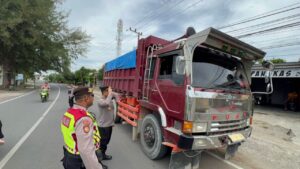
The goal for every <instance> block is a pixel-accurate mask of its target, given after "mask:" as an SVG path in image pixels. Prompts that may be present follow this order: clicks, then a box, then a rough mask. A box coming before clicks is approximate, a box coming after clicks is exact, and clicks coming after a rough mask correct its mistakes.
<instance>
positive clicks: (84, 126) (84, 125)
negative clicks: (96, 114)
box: [82, 120, 91, 133]
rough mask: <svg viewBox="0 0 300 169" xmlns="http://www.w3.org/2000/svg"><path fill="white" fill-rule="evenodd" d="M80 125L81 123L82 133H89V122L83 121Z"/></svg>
mask: <svg viewBox="0 0 300 169" xmlns="http://www.w3.org/2000/svg"><path fill="white" fill-rule="evenodd" d="M82 123H83V131H84V132H85V133H88V132H89V131H90V124H91V122H90V120H83V121H82Z"/></svg>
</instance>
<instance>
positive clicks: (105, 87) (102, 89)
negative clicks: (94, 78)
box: [99, 86, 108, 92]
mask: <svg viewBox="0 0 300 169" xmlns="http://www.w3.org/2000/svg"><path fill="white" fill-rule="evenodd" d="M99 89H100V90H101V92H103V91H105V90H106V89H108V86H100V87H99Z"/></svg>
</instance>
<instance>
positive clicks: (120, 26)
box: [116, 19, 123, 57]
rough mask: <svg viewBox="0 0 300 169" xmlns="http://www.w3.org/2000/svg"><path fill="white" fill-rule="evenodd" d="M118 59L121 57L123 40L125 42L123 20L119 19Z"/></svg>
mask: <svg viewBox="0 0 300 169" xmlns="http://www.w3.org/2000/svg"><path fill="white" fill-rule="evenodd" d="M116 40H117V57H119V56H120V55H121V51H122V40H123V21H122V19H119V21H118V25H117V37H116Z"/></svg>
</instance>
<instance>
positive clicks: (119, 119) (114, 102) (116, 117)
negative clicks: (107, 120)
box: [112, 99, 122, 124]
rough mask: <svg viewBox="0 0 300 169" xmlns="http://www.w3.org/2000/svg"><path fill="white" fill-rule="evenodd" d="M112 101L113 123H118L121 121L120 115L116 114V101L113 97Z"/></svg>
mask: <svg viewBox="0 0 300 169" xmlns="http://www.w3.org/2000/svg"><path fill="white" fill-rule="evenodd" d="M112 102H113V105H114V119H115V123H116V124H118V123H121V120H122V119H121V117H120V116H118V104H117V101H116V99H113V100H112Z"/></svg>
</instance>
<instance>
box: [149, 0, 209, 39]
mask: <svg viewBox="0 0 300 169" xmlns="http://www.w3.org/2000/svg"><path fill="white" fill-rule="evenodd" d="M201 2H203V0H198V1H196V2H194V3H191V4H188V5H186V6H185V8H184V9H182V10H178V11H177V13H176V14H175V15H174V14H172V13H167V15H165V16H166V17H169V16H170V17H171V16H172V18H174V17H176V16H178V15H181V14H183V13H184V12H186V11H187V10H188V9H190V8H192V7H195V6H197V5H198V4H199V3H201ZM156 19H157V18H156ZM153 21H155V20H153ZM150 24H151V23H150V22H149V23H148V24H146V25H144V27H146V28H147V26H148V25H150ZM148 31H149V27H148V29H145V30H144V33H146V32H148Z"/></svg>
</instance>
